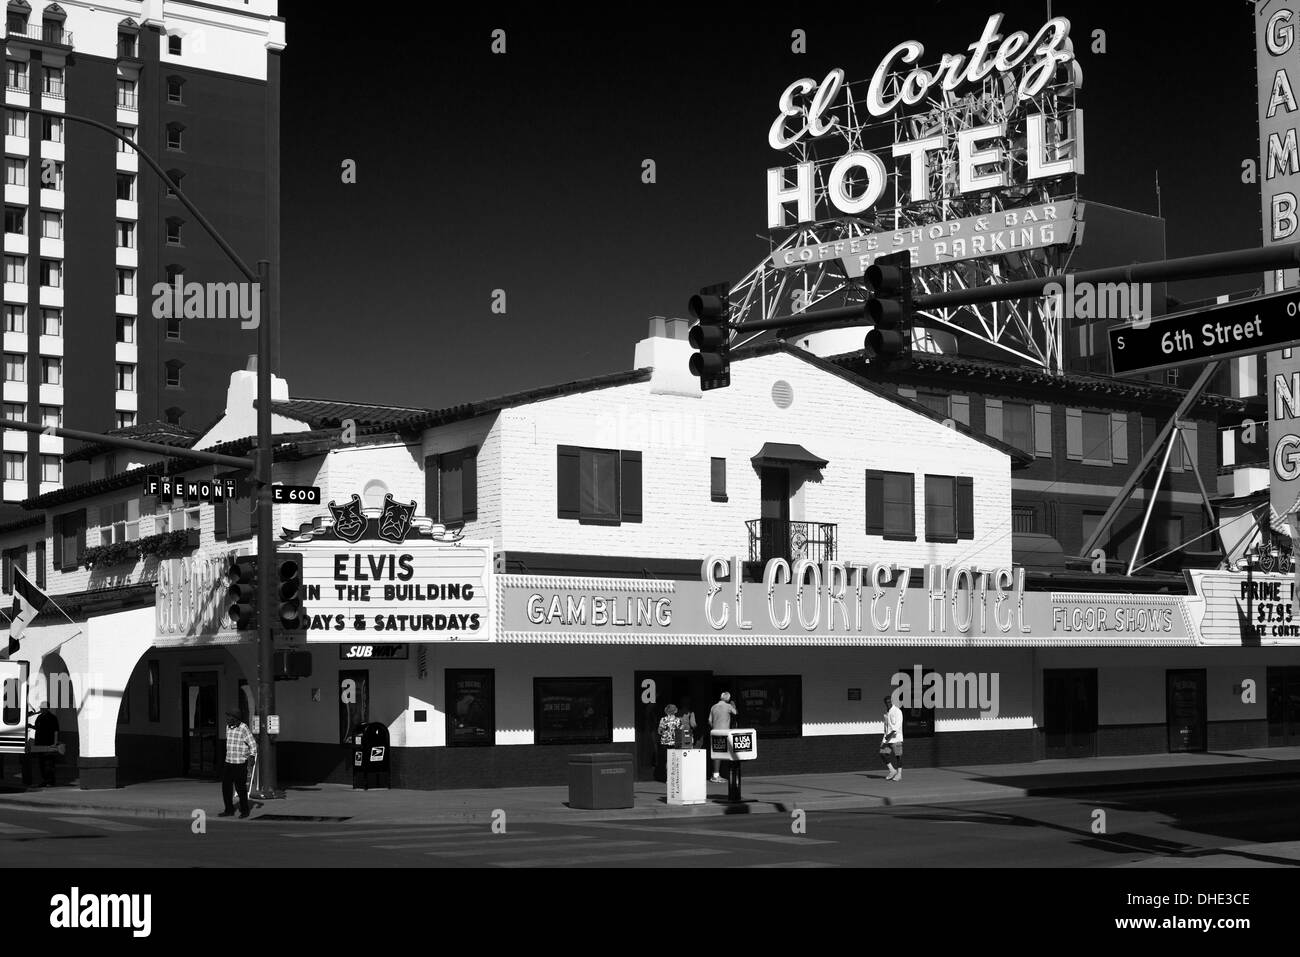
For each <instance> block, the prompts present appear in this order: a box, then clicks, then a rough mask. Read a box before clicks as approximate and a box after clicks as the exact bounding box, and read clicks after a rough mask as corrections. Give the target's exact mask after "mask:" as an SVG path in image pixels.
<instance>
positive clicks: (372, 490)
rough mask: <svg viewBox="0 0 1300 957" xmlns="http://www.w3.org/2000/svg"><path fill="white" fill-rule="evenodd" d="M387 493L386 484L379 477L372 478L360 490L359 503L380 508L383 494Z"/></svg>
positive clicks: (367, 506) (382, 502)
mask: <svg viewBox="0 0 1300 957" xmlns="http://www.w3.org/2000/svg"><path fill="white" fill-rule="evenodd" d="M387 494H388V486H387V485H386V484H385V483H383V482H381V481H379V479H372V480H370V481H369V482H367V483H366V487H365V488H364V489H362V490H361V503H362V504H363V505H364V506H365V507H366V508H381V507H382V506H383V504H384V496H385V495H387Z"/></svg>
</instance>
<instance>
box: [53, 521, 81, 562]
mask: <svg viewBox="0 0 1300 957" xmlns="http://www.w3.org/2000/svg"><path fill="white" fill-rule="evenodd" d="M85 552H86V510H85V509H84V508H82V509H78V510H77V511H75V512H67V513H65V514H63V515H56V516H54V567H55V568H57V569H59V570H61V571H65V572H66V571H70V570H71V569H74V568H76V567H78V566H79V565H80V564H81V559H82V556H83V555H85Z"/></svg>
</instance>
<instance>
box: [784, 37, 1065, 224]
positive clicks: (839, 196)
mask: <svg viewBox="0 0 1300 957" xmlns="http://www.w3.org/2000/svg"><path fill="white" fill-rule="evenodd" d="M1002 19H1003V17H1002V14H995V15H994V16H992V17H990V18H989V20H988V22H987V23H986V24H985V26H984V31H983V33H982V34H981V36H980V38H979V39H978V40H977V41H976V42H975V43H974V44H972V45H971V46H970V47H969V48H968V53H969V56H967V54H966V53H947V54H944V55H943V57H942V59H941V60H940V62H939V64H938V66H937V68H935V70H934V71H933V72H932V71H931V70H928V69H925V68H922V67H920V66H917V65H916V64H917V63H918V62H919V60H920V58H921V57H922V56H923V55H924V53H925V47H924V46H922V45H921V44H920V43H918V42H916V41H910V40H909V41H907V42H905V43H900V44H899V45H897V46H896V47H894V49H892V50H891V51H889V53H888V54H887V55H886V56H885V58H884V59H883V60H882V61H881V62H880V65H879V66H878V67H877V68H876V71H875V73H874V74H872V77H871V81H870V82H869V83H868V84H867V88H866V90H865V91H862V90H861V89H860V87H861V84H858V86H859V89H858V90H856V91H855V90H854V89H853V85H852V84H849V83H847V82H846V81H845V72H844V70H843V69H839V68H837V69H834V70H831V72H830V73H828V74H827V75H826V77H825V79H823V80H822V81H821V82H820V83H818V82H817V81H816V80H814V79H812V78H810V77H804V78H802V79H799V80H795V81H794V82H793V83H791V84H790V85H789V86H788V87H787V88H786V89H785V91H784V92H783V93H782V94H781V98H780V102H779V113H778V115H777V117H776V119H775V121H774V122H773V123H772V126H771V129H770V130H769V132H768V144H769V145H770V146H771V147H772V148H773V149H775V150H791V149H792V148H798V147H799V146H800V145H802V144H803V143H805V142H807V141H808V140H817V139H820V138H823V137H828V136H831V135H832V134H839V135H840V136H841V137H842V139H843V141H844V143H845V145H846V146H847V147H848V150H847V151H846V152H845V153H844V154H843V155H841V156H840V157H838V158H837V159H835V160H833V161H829V160H828V161H827V163H824V164H818V163H816V162H814V161H813V160H811V159H804V160H803V161H802V162H799V163H797V164H796V165H795V166H794V167H793V168H789V169H787V168H784V167H775V168H772V169H769V170H768V171H767V210H768V226H769V228H771V229H779V228H782V227H783V226H786V225H787V222H786V212H787V207H789V206H791V205H793V206H794V207H795V210H794V212H795V216H794V221H795V222H796V223H809V222H814V221H820V220H823V219H829V218H834V217H836V216H845V215H847V216H861V215H864V214H867V213H869V212H870V211H871V210H872V209H873V208H874V207H875V206H876V204H877V203H878V202H879V201H880V200H881V198H882V197H884V196H885V194H886V192H887V189H888V187H889V185H890V171H889V168H888V167H887V165H886V161H885V160H883V159H881V157H880V156H879V155H877V153H875V152H871V151H868V150H866V149H864V148H862V145H861V135H860V134H861V131H862V130H863V129H865V124H866V123H868V122H870V121H869V120H867V119H866V118H868V117H870V118H876V119H880V118H884V117H893V116H894V114H896V113H899V112H901V111H902V110H903V108H904V107H908V106H916V105H917V104H919V103H921V102H922V101H923V100H925V99H926V98H927V97H931V98H936V99H939V100H941V101H942V102H943V103H944V104H945V105H947V106H954V105H955V103H956V100H957V99H958V97H959V95H960V94H961V93H962V91H963V89H964V88H965V87H967V86H968V85H971V84H981V83H984V82H985V81H986V80H990V79H992V80H993V81H994V82H995V83H997V84H998V87H999V89H1000V91H1001V94H1002V95H1001V96H1000V97H999V98H998V99H999V102H998V103H997V104H988V107H987V109H985V111H984V113H985V115H984V116H983V117H982V119H983V120H984V122H974V123H966V124H962V128H960V129H955V130H949V129H948V128H947V127H948V126H949V125H950V124H948V123H945V122H944V121H943V118H942V117H940V118H937V122H935V123H933V124H929V125H928V128H918V129H917V133H918V134H920V135H915V136H914V137H913V138H910V139H906V140H901V141H896V142H895V143H894V144H893V145H892V146H891V147H890V148H889V149H888V151H887V158H888V159H889V160H891V161H901V162H902V165H903V167H904V168H905V169H906V170H907V171H908V178H909V180H910V185H909V190H908V194H909V197H910V200H911V202H913V203H920V202H926V201H929V200H930V199H932V197H933V193H934V190H933V188H932V186H931V171H930V169H929V166H930V164H931V160H932V159H934V158H936V157H942V158H943V161H944V163H945V164H946V165H947V166H948V167H950V171H951V175H952V177H953V179H955V185H956V191H957V192H958V193H961V194H969V193H979V192H986V191H990V190H1001V189H1005V188H1007V187H1013V186H1020V187H1027V186H1032V185H1035V184H1037V183H1039V182H1042V181H1046V180H1051V179H1055V178H1058V177H1062V176H1067V175H1071V174H1082V173H1083V171H1084V169H1083V112H1082V110H1073V111H1071V115H1070V116H1069V117H1068V119H1067V121H1066V122H1065V123H1062V120H1061V118H1060V117H1056V116H1051V115H1048V114H1047V113H1045V112H1036V113H1030V114H1027V115H1023V116H1022V115H1019V114H1020V113H1021V111H1022V107H1023V105H1024V104H1025V103H1027V102H1032V101H1033V100H1034V98H1036V97H1039V96H1040V95H1041V94H1043V93H1044V91H1045V90H1046V89H1047V87H1048V85H1049V84H1050V83H1051V82H1052V80H1053V79H1054V77H1055V76H1056V74H1057V71H1058V69H1059V68H1060V67H1062V66H1065V65H1067V64H1071V63H1072V61H1073V60H1074V53H1073V48H1072V46H1071V43H1070V39H1069V33H1070V22H1069V21H1068V20H1066V19H1065V18H1064V17H1056V18H1054V19H1052V20H1049V21H1048V22H1047V23H1046V24H1044V25H1043V26H1042V27H1041V28H1040V29H1039V30H1038V31H1037V33H1036V34H1035V35H1034V36H1033V37H1032V38H1031V37H1030V36H1029V34H1027V33H1024V32H1019V31H1017V32H1014V33H1010V34H1007V35H1006V36H1005V37H1004V36H1003V35H1002V33H1001V26H1002ZM904 69H906V70H907V72H903V70H904ZM921 126H922V127H926V126H927V125H926V124H921ZM855 133H856V134H857V135H855ZM1067 139H1068V140H1069V141H1070V143H1069V145H1068V148H1063V144H1064V141H1065V140H1067ZM1013 153H1022V154H1023V157H1024V164H1023V174H1020V175H1021V176H1022V178H1021V179H1020V181H1019V182H1013V181H1012V178H1011V168H1012V167H1013V166H1016V164H1012V163H1009V162H1008V160H1009V158H1010V157H1011V154H1013ZM819 165H821V166H823V167H826V166H828V168H819ZM1017 168H1019V167H1017ZM945 175H947V174H945Z"/></svg>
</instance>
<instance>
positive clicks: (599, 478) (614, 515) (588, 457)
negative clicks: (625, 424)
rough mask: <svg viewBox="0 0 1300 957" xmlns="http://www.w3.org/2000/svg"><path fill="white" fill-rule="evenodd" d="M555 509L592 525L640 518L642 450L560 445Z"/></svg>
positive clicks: (631, 520) (562, 516)
mask: <svg viewBox="0 0 1300 957" xmlns="http://www.w3.org/2000/svg"><path fill="white" fill-rule="evenodd" d="M557 452H558V459H559V465H558V476H557V478H558V484H557V488H558V498H559V501H558V512H559V517H560V518H563V519H571V520H576V521H579V522H583V523H588V524H593V525H618V524H620V522H640V521H641V453H640V452H630V451H621V452H620V451H616V450H612V449H585V448H577V447H574V446H568V445H561V446H559V447H558V449H557Z"/></svg>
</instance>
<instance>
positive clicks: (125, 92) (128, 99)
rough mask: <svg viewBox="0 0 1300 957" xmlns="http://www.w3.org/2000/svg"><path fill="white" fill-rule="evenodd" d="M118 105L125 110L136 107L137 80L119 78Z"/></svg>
mask: <svg viewBox="0 0 1300 957" xmlns="http://www.w3.org/2000/svg"><path fill="white" fill-rule="evenodd" d="M117 105H118V106H119V107H121V108H122V109H124V110H134V109H135V80H124V79H121V78H120V77H119V78H118V81H117Z"/></svg>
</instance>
